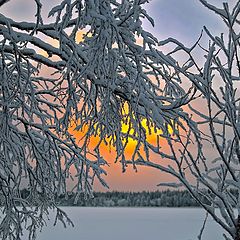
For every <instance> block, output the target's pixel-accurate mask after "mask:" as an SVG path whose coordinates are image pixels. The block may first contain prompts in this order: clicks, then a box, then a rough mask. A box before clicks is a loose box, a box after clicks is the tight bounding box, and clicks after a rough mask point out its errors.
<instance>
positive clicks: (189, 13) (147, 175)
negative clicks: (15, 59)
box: [0, 0, 235, 191]
mask: <svg viewBox="0 0 240 240" xmlns="http://www.w3.org/2000/svg"><path fill="white" fill-rule="evenodd" d="M41 2H42V3H43V6H44V9H43V10H44V11H43V13H44V16H45V17H46V16H47V11H46V9H50V8H51V7H52V6H54V4H55V3H56V2H58V1H57V0H52V1H49V0H42V1H41ZM209 2H210V3H216V4H217V5H218V6H221V3H222V2H223V1H221V0H209ZM228 2H229V4H231V3H234V2H235V1H234V0H229V1H228ZM34 6H35V5H34V1H33V0H11V1H10V2H9V3H7V4H5V5H4V6H3V7H2V8H1V9H0V12H1V13H3V14H4V15H6V16H7V17H12V18H13V19H15V20H16V21H31V20H33V13H34ZM146 9H147V11H148V13H149V15H150V16H152V18H153V19H154V21H155V27H154V28H153V27H151V26H150V24H148V23H146V21H144V28H145V29H146V30H148V31H150V32H152V33H153V34H154V35H155V36H156V37H157V38H158V39H159V40H163V39H166V38H168V37H174V38H176V39H178V40H179V41H180V42H183V43H184V44H185V45H187V46H189V47H190V46H192V45H193V44H194V42H195V41H196V40H197V39H198V37H199V35H200V32H201V30H202V28H203V26H204V25H205V26H207V27H208V28H209V29H210V30H211V31H212V32H213V33H214V34H219V33H220V32H222V31H223V25H222V24H221V21H220V19H219V18H218V17H217V16H215V15H214V14H212V13H211V12H210V11H209V10H207V9H206V8H205V7H204V6H202V5H201V4H200V3H199V2H198V0H152V1H150V3H149V4H146ZM202 41H205V42H206V38H205V37H203V40H202ZM113 156H114V154H112V153H108V152H106V158H107V160H108V161H109V163H110V166H109V167H108V168H106V171H107V173H108V175H107V177H106V178H105V179H106V181H107V183H108V184H109V187H110V190H118V191H143V190H145V191H151V190H157V189H159V187H157V184H158V183H160V182H163V181H164V182H165V181H168V180H169V177H168V176H167V175H166V174H164V173H162V172H160V171H159V170H154V169H150V168H146V167H139V168H138V172H135V170H133V169H132V168H131V166H129V167H128V169H127V171H126V172H125V173H124V174H123V173H122V172H121V166H120V164H119V163H118V164H115V163H114V160H115V159H114V157H113ZM152 157H154V158H158V156H152ZM155 160H156V159H155ZM95 190H101V191H104V189H103V188H102V187H101V186H100V184H98V183H97V184H96V185H95Z"/></svg>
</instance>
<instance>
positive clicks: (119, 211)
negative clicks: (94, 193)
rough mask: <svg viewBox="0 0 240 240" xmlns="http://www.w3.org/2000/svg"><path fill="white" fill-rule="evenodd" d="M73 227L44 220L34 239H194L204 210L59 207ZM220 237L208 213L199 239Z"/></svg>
mask: <svg viewBox="0 0 240 240" xmlns="http://www.w3.org/2000/svg"><path fill="white" fill-rule="evenodd" d="M63 209H64V210H65V211H66V212H67V213H68V214H69V216H70V217H71V219H72V220H73V221H74V224H75V227H74V228H72V227H68V228H67V229H64V228H63V226H62V225H61V224H60V223H59V224H58V225H57V226H56V227H53V226H52V225H53V222H50V223H48V224H49V225H48V227H45V228H44V229H43V231H42V233H40V234H39V236H38V240H96V239H98V240H151V239H154V240H155V239H157V240H197V236H198V234H199V232H200V229H201V226H202V224H203V220H204V217H205V213H204V211H203V210H202V209H198V208H80V207H65V208H63ZM215 239H218V240H220V239H223V237H222V229H221V228H220V227H219V226H218V225H217V224H216V223H215V222H214V221H213V220H212V219H211V218H210V217H209V219H208V222H207V224H206V228H205V230H204V233H203V236H202V240H215Z"/></svg>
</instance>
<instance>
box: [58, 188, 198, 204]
mask: <svg viewBox="0 0 240 240" xmlns="http://www.w3.org/2000/svg"><path fill="white" fill-rule="evenodd" d="M58 203H59V205H63V206H73V205H75V206H86V207H198V206H199V204H198V203H197V202H196V200H194V199H193V198H192V197H191V195H190V194H189V193H188V192H187V191H170V190H166V191H156V192H146V191H144V192H95V193H94V198H90V199H89V198H87V199H86V198H84V196H83V195H82V196H81V195H80V197H79V198H78V201H77V202H76V201H75V194H73V193H71V194H70V193H69V194H68V196H67V197H66V196H62V197H60V198H58Z"/></svg>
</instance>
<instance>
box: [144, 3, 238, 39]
mask: <svg viewBox="0 0 240 240" xmlns="http://www.w3.org/2000/svg"><path fill="white" fill-rule="evenodd" d="M209 2H211V3H215V2H218V6H219V7H220V6H221V3H222V1H221V0H217V1H216V0H212V1H209ZM230 2H233V1H232V0H230ZM147 9H148V12H149V14H150V15H151V16H152V17H153V19H154V20H155V28H154V29H153V32H154V33H155V34H156V35H157V36H158V37H159V38H161V39H163V38H166V37H175V38H177V39H179V40H181V41H183V42H187V43H192V42H194V41H195V40H196V39H197V37H198V36H199V34H200V32H201V29H202V28H203V26H208V27H209V29H211V30H212V31H213V33H214V34H217V33H219V32H221V31H223V24H222V22H221V19H220V18H219V17H218V16H216V15H215V14H213V12H211V11H210V10H208V9H207V8H206V7H204V6H203V5H202V4H201V3H200V2H199V1H198V0H152V1H151V2H150V4H149V5H148V6H147ZM147 26H148V25H147Z"/></svg>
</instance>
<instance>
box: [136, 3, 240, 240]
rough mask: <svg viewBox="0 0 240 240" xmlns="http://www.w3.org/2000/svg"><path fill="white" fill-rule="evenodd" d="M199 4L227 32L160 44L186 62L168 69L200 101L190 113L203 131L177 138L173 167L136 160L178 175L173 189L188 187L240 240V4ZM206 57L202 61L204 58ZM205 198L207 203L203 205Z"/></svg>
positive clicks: (191, 105)
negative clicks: (205, 40)
mask: <svg viewBox="0 0 240 240" xmlns="http://www.w3.org/2000/svg"><path fill="white" fill-rule="evenodd" d="M200 2H201V3H202V4H203V6H205V7H207V8H208V9H209V10H211V11H213V12H214V13H215V14H217V15H218V16H220V17H221V18H222V20H223V22H224V24H225V29H224V33H222V34H220V36H214V35H213V34H212V33H211V30H210V29H208V27H204V28H203V32H202V34H201V36H200V38H199V39H198V41H197V42H196V43H195V44H194V46H193V47H191V48H188V47H185V46H184V44H182V43H180V42H179V41H178V40H176V39H172V38H169V39H167V40H164V41H160V42H159V45H160V46H161V47H162V46H166V45H169V44H172V45H175V48H174V49H173V50H172V51H170V52H169V53H167V55H168V56H172V57H174V56H176V55H175V54H176V53H178V54H179V55H180V56H181V58H182V59H183V58H184V56H185V60H186V61H185V62H183V60H182V59H181V61H182V62H183V64H177V63H174V62H169V65H170V66H171V67H172V68H174V70H175V73H176V74H179V75H180V76H181V79H182V80H183V82H188V83H190V84H193V86H194V90H195V92H196V96H198V98H197V100H196V101H191V102H189V104H188V107H186V108H185V109H186V110H187V111H188V112H189V113H191V115H192V121H193V122H194V123H195V124H194V125H196V129H198V130H197V131H196V132H194V131H192V129H191V128H189V126H191V125H190V124H188V125H187V126H186V129H187V130H186V132H187V134H186V135H181V134H179V135H178V136H176V138H177V139H178V141H176V142H173V141H172V140H171V141H170V140H169V141H168V145H169V148H170V149H171V153H170V154H168V155H162V156H163V157H164V158H165V159H168V160H169V162H171V164H169V165H168V166H166V164H164V162H162V161H159V162H148V161H143V159H140V160H139V161H135V164H137V165H145V166H150V167H153V168H157V169H159V170H161V171H164V172H167V173H169V174H171V175H173V176H175V177H176V178H177V180H178V181H179V182H180V184H179V185H178V184H171V185H172V186H173V187H178V186H182V185H184V186H185V187H186V188H187V189H188V191H189V192H190V193H191V194H192V196H193V197H194V198H195V199H196V200H197V201H198V202H199V204H200V205H201V206H202V207H203V208H204V209H205V210H206V211H207V212H208V214H209V215H210V216H211V217H212V218H213V219H214V221H216V222H217V223H218V224H220V226H221V227H222V228H223V229H224V231H226V232H227V233H228V234H229V235H228V236H225V238H226V239H230V238H229V237H231V239H234V240H239V239H240V217H239V211H240V205H239V203H240V180H239V179H240V175H239V174H240V85H239V83H240V82H239V81H240V55H239V53H240V41H239V39H240V38H239V36H240V32H239V25H240V22H239V17H240V2H239V1H236V4H235V6H233V7H232V8H230V7H229V5H228V4H227V3H223V7H222V8H217V7H215V6H213V5H211V4H209V3H208V1H205V0H200ZM203 34H204V35H205V36H207V37H208V39H209V42H208V44H207V46H203V44H202V41H201V40H202V35H203ZM196 53H197V54H196ZM202 53H203V59H200V56H201V55H202ZM196 56H197V57H196ZM202 62H203V63H202ZM191 124H192V123H191ZM154 150H155V151H156V152H157V151H158V149H154ZM161 185H162V184H161ZM200 196H201V197H203V198H204V199H205V200H204V201H201V200H200ZM207 203H208V204H207ZM216 208H217V209H218V210H219V213H217V210H216ZM235 209H237V211H236V210H235ZM234 210H235V211H234ZM201 234H202V230H201ZM201 234H200V237H201Z"/></svg>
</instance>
